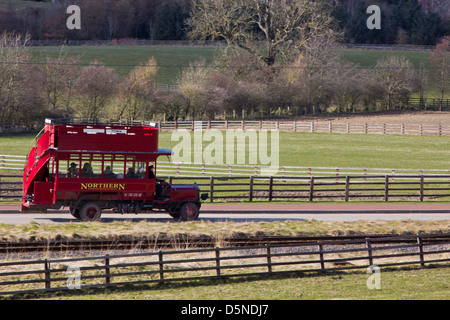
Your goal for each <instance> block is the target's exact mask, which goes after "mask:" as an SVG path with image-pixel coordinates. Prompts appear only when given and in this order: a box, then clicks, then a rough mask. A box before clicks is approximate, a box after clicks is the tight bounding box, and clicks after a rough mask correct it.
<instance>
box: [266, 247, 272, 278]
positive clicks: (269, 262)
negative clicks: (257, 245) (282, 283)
mask: <svg viewBox="0 0 450 320" xmlns="http://www.w3.org/2000/svg"><path fill="white" fill-rule="evenodd" d="M266 248H267V271H268V272H269V273H272V253H271V251H270V245H269V244H267V245H266Z"/></svg>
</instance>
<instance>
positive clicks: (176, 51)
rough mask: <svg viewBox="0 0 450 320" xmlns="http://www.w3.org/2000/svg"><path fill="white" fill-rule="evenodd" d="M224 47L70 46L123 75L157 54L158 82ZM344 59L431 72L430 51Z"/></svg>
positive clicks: (171, 79)
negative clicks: (390, 62) (400, 59)
mask: <svg viewBox="0 0 450 320" xmlns="http://www.w3.org/2000/svg"><path fill="white" fill-rule="evenodd" d="M30 50H31V53H32V54H33V56H34V59H35V60H36V61H38V62H44V61H46V57H53V58H55V57H57V56H58V54H59V51H60V47H31V48H30ZM220 50H223V47H212V46H71V47H67V51H68V54H69V56H80V57H81V62H82V63H83V64H88V63H91V62H93V61H98V62H99V63H104V64H107V65H111V66H112V67H113V68H114V69H115V70H116V72H117V73H118V74H120V75H122V76H124V75H126V74H128V72H129V71H130V70H131V69H132V68H133V66H134V65H138V64H140V63H144V62H146V61H147V60H148V59H149V58H150V57H155V58H156V60H157V62H158V65H159V70H158V75H157V77H156V81H157V82H158V83H168V84H173V83H176V80H177V77H178V75H179V74H180V72H181V70H182V68H183V67H186V66H188V65H189V63H192V62H194V61H196V60H198V59H199V58H201V57H204V58H206V61H207V62H210V61H211V60H212V59H213V57H214V54H215V53H216V52H218V51H220ZM339 52H340V54H341V56H342V57H343V58H344V60H347V61H349V62H353V63H355V64H357V65H359V66H361V67H364V68H370V67H373V66H375V65H376V63H377V60H379V59H381V58H384V57H386V56H391V55H394V56H405V57H406V58H408V59H409V60H411V62H412V63H413V65H414V66H415V67H416V68H418V67H419V66H421V65H423V66H424V67H425V68H426V69H427V70H428V72H429V69H428V68H429V67H430V64H429V61H428V57H429V55H430V53H431V51H428V50H422V51H420V50H417V51H399V50H360V49H340V50H339ZM426 90H427V94H433V95H434V94H437V89H436V84H435V83H434V82H433V81H431V80H430V81H429V83H428V85H427V89H426Z"/></svg>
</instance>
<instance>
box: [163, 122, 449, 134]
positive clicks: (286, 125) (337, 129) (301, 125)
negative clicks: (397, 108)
mask: <svg viewBox="0 0 450 320" xmlns="http://www.w3.org/2000/svg"><path fill="white" fill-rule="evenodd" d="M159 126H160V128H161V131H174V130H190V131H194V130H230V129H235V130H276V131H286V132H304V133H308V132H309V133H352V134H399V135H436V136H449V135H450V125H445V124H402V123H398V124H395V123H380V124H373V123H337V122H325V121H321V122H319V121H311V122H308V121H286V120H283V121H268V120H267V121H266V120H263V121H251V120H241V121H230V120H222V121H165V122H159Z"/></svg>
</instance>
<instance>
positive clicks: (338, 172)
mask: <svg viewBox="0 0 450 320" xmlns="http://www.w3.org/2000/svg"><path fill="white" fill-rule="evenodd" d="M25 161H26V157H25V156H17V155H0V170H10V171H23V168H24V165H25ZM264 169H272V168H269V167H267V166H262V165H257V164H256V165H246V164H208V163H179V162H171V161H170V162H169V161H158V174H159V175H164V176H172V177H175V176H176V177H183V176H216V177H219V176H226V177H232V176H261V175H262V174H263V173H262V172H264ZM99 170H100V168H99ZM271 171H272V170H271ZM396 174H400V175H424V174H425V175H427V174H428V175H435V174H438V175H439V174H441V175H442V174H444V175H445V174H450V169H398V168H342V167H300V166H279V167H278V172H277V173H276V174H274V176H277V177H278V176H281V177H284V176H310V177H311V176H332V175H333V176H337V177H339V176H344V177H345V176H346V175H360V176H369V175H393V176H394V175H396ZM5 177H6V176H5Z"/></svg>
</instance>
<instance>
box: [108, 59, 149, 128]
mask: <svg viewBox="0 0 450 320" xmlns="http://www.w3.org/2000/svg"><path fill="white" fill-rule="evenodd" d="M157 72H158V64H157V62H156V59H155V58H153V57H152V58H150V59H148V60H147V62H145V63H144V64H141V65H139V66H137V67H135V68H134V69H133V70H132V71H131V72H130V73H129V74H128V76H127V77H126V78H125V79H123V80H122V82H121V83H120V85H119V99H118V100H119V107H118V109H117V111H116V113H115V116H114V117H115V118H117V119H121V118H123V117H125V118H127V119H130V120H133V119H137V118H139V117H141V116H144V113H147V112H146V111H148V110H149V109H151V107H152V105H153V102H154V99H155V94H156V88H155V85H154V84H155V83H154V79H155V76H156V74H157Z"/></svg>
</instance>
